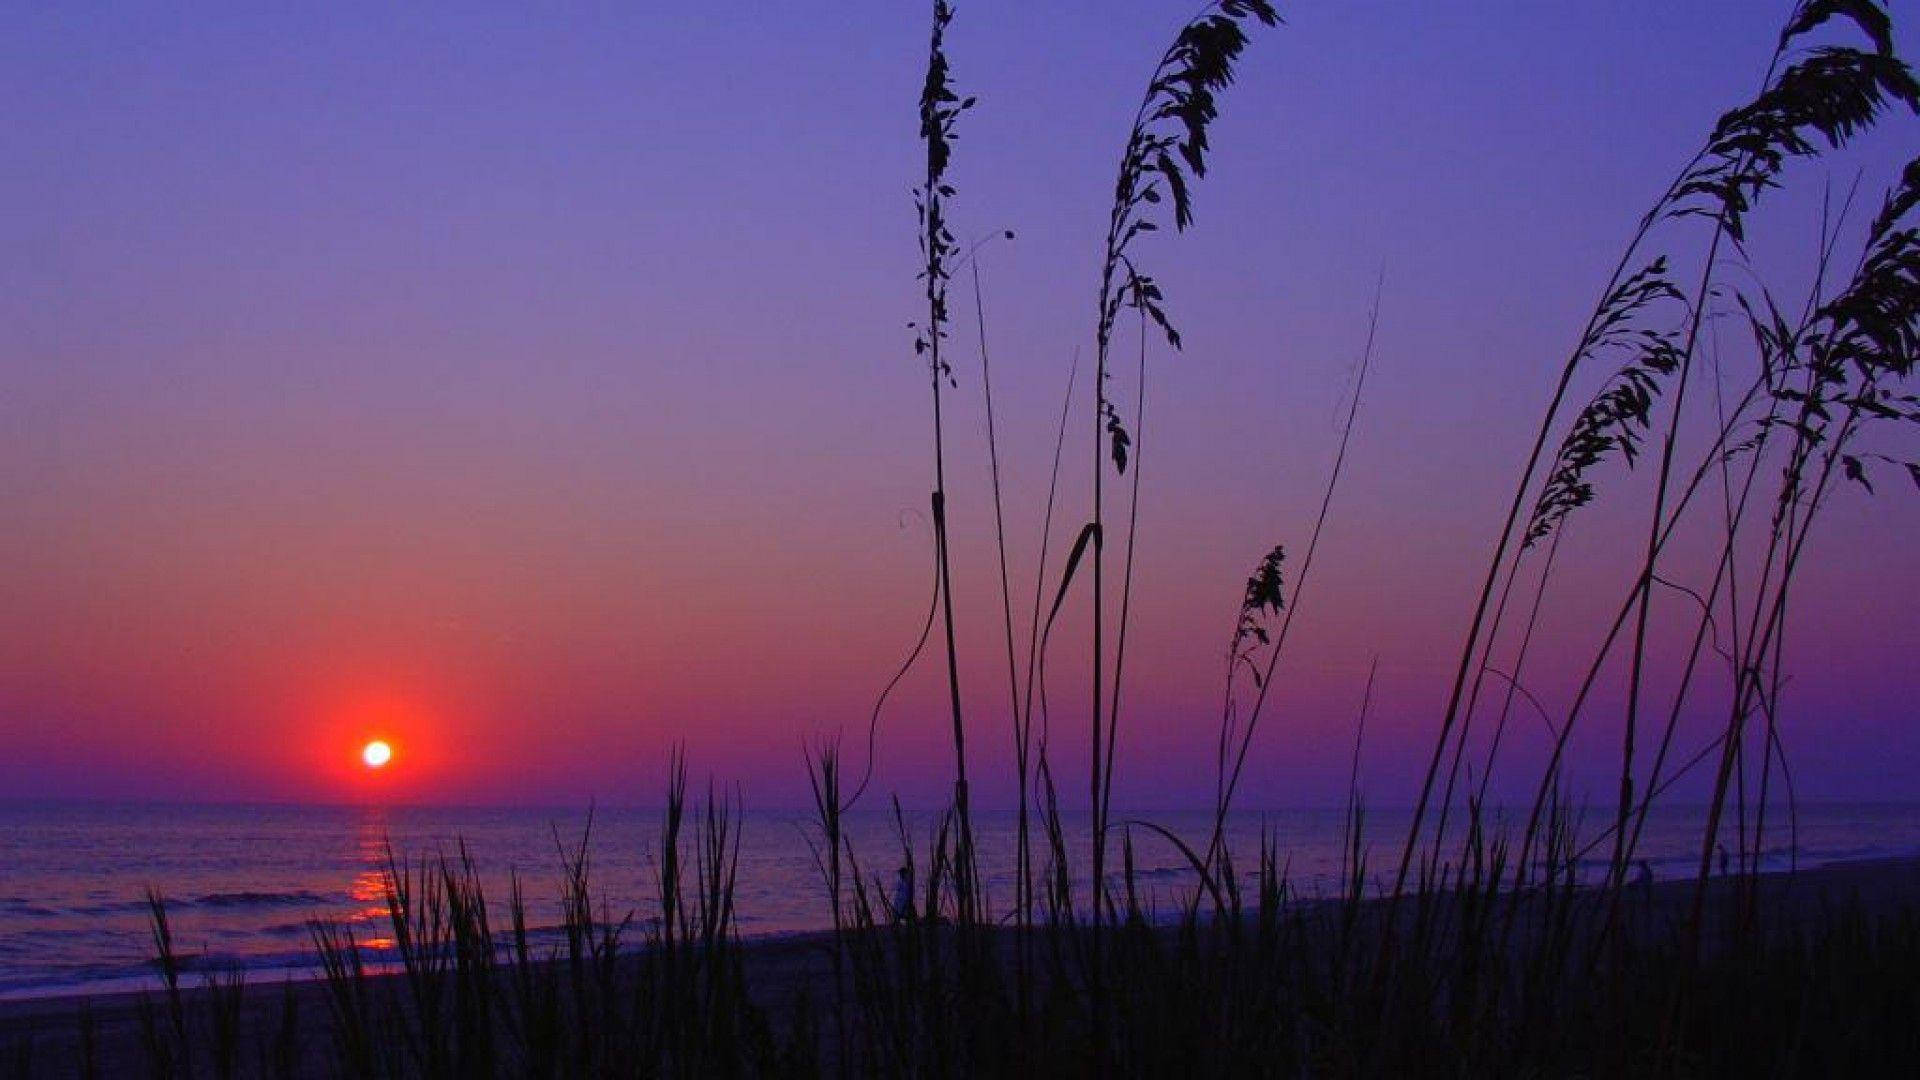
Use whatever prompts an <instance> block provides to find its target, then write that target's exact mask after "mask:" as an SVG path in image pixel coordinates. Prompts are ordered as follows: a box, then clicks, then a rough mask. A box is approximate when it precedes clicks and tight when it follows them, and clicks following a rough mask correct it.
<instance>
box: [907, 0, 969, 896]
mask: <svg viewBox="0 0 1920 1080" xmlns="http://www.w3.org/2000/svg"><path fill="white" fill-rule="evenodd" d="M952 21H953V6H952V5H951V4H949V3H947V0H934V3H933V30H932V33H931V35H930V38H929V41H928V46H927V76H926V81H925V83H924V84H923V85H922V87H921V90H920V139H921V141H922V142H923V143H924V144H925V146H926V151H927V158H926V164H927V170H926V179H925V181H924V182H923V183H922V185H921V186H920V188H919V189H917V190H916V191H915V192H914V208H915V210H917V211H918V213H919V218H920V254H921V257H922V259H923V265H922V267H921V270H920V280H921V281H922V283H923V284H924V285H925V287H926V301H927V315H926V324H925V325H924V326H922V327H920V328H919V330H920V333H919V336H918V337H917V338H916V339H915V340H914V351H915V352H916V353H917V354H919V355H921V356H923V357H925V358H926V362H927V373H928V377H929V383H930V385H931V386H932V390H933V496H932V507H933V535H934V549H935V552H936V554H937V557H938V559H939V562H940V614H941V621H942V622H943V624H944V626H945V630H946V644H947V698H948V703H949V705H950V707H951V709H952V715H953V770H954V782H953V804H954V811H955V815H956V817H957V818H958V819H959V820H958V825H959V846H958V851H957V853H956V859H955V861H956V864H957V866H956V872H955V874H954V896H955V900H956V903H957V905H958V911H957V912H956V916H957V918H958V919H959V921H960V922H961V923H963V924H971V923H973V922H974V921H975V916H976V912H975V910H974V900H975V897H974V895H973V886H974V883H975V881H976V877H975V874H974V857H973V817H972V813H971V811H970V809H969V807H968V805H967V728H966V722H965V721H964V720H963V719H962V717H961V710H960V660H959V655H958V650H957V648H956V646H955V642H954V632H953V570H952V554H951V548H950V546H949V544H948V538H947V458H946V428H945V419H944V416H943V413H942V407H941V385H942V384H943V383H951V382H952V381H953V369H952V367H951V365H949V364H948V363H947V361H946V359H945V358H944V357H942V356H941V348H940V347H941V343H942V342H943V341H944V340H945V339H946V336H947V330H946V325H947V281H948V279H949V278H950V277H951V274H952V271H951V267H950V266H949V262H950V260H951V257H952V255H953V251H954V239H953V233H952V232H951V231H949V229H948V228H947V220H946V198H947V196H949V195H951V194H953V188H952V187H951V186H950V185H949V184H948V183H947V182H946V173H947V164H948V162H949V161H950V160H951V158H952V155H953V146H952V141H953V130H954V126H955V124H956V123H957V122H958V120H959V118H960V114H961V113H963V112H965V111H966V110H967V109H969V108H972V107H973V99H972V98H967V99H966V100H964V101H962V100H960V99H959V97H958V96H957V95H955V94H954V92H953V86H952V80H951V78H950V75H949V71H948V66H947V57H946V52H945V38H946V30H947V24H948V23H950V22H952Z"/></svg>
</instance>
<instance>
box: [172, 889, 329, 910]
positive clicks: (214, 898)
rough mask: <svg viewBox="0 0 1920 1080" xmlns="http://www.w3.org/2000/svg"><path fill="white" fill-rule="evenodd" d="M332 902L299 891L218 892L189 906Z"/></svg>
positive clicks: (227, 906) (311, 904)
mask: <svg viewBox="0 0 1920 1080" xmlns="http://www.w3.org/2000/svg"><path fill="white" fill-rule="evenodd" d="M330 902H332V898H331V897H327V896H322V895H320V894H319V893H317V892H310V891H308V890H306V889H297V890H295V891H293V892H251V891H249V892H217V893H207V894H206V895H205V896H197V897H195V898H193V899H192V900H190V901H187V903H188V904H190V905H192V906H194V907H211V908H232V907H310V906H313V905H316V904H326V903H330Z"/></svg>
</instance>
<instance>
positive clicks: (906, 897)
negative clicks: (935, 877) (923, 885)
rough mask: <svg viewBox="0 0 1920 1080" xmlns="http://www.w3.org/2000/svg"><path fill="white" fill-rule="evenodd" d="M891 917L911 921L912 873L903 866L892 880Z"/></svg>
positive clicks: (901, 920) (900, 920)
mask: <svg viewBox="0 0 1920 1080" xmlns="http://www.w3.org/2000/svg"><path fill="white" fill-rule="evenodd" d="M893 917H894V919H895V920H897V921H899V922H911V921H913V874H912V872H911V871H909V870H908V869H907V868H906V867H904V866H902V867H901V868H900V873H899V874H898V875H897V876H896V877H895V878H894V880H893Z"/></svg>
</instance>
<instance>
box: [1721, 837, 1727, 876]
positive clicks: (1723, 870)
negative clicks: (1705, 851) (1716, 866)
mask: <svg viewBox="0 0 1920 1080" xmlns="http://www.w3.org/2000/svg"><path fill="white" fill-rule="evenodd" d="M1720 876H1721V877H1726V876H1727V845H1725V844H1721V845H1720Z"/></svg>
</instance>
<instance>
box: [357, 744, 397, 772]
mask: <svg viewBox="0 0 1920 1080" xmlns="http://www.w3.org/2000/svg"><path fill="white" fill-rule="evenodd" d="M360 760H361V761H364V762H366V763H367V768H369V769H379V768H384V767H385V766H386V764H387V762H389V761H392V760H393V747H392V746H390V745H389V744H388V743H387V741H386V740H385V739H375V740H373V741H372V742H370V743H368V744H367V745H365V746H363V747H361V748H360Z"/></svg>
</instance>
